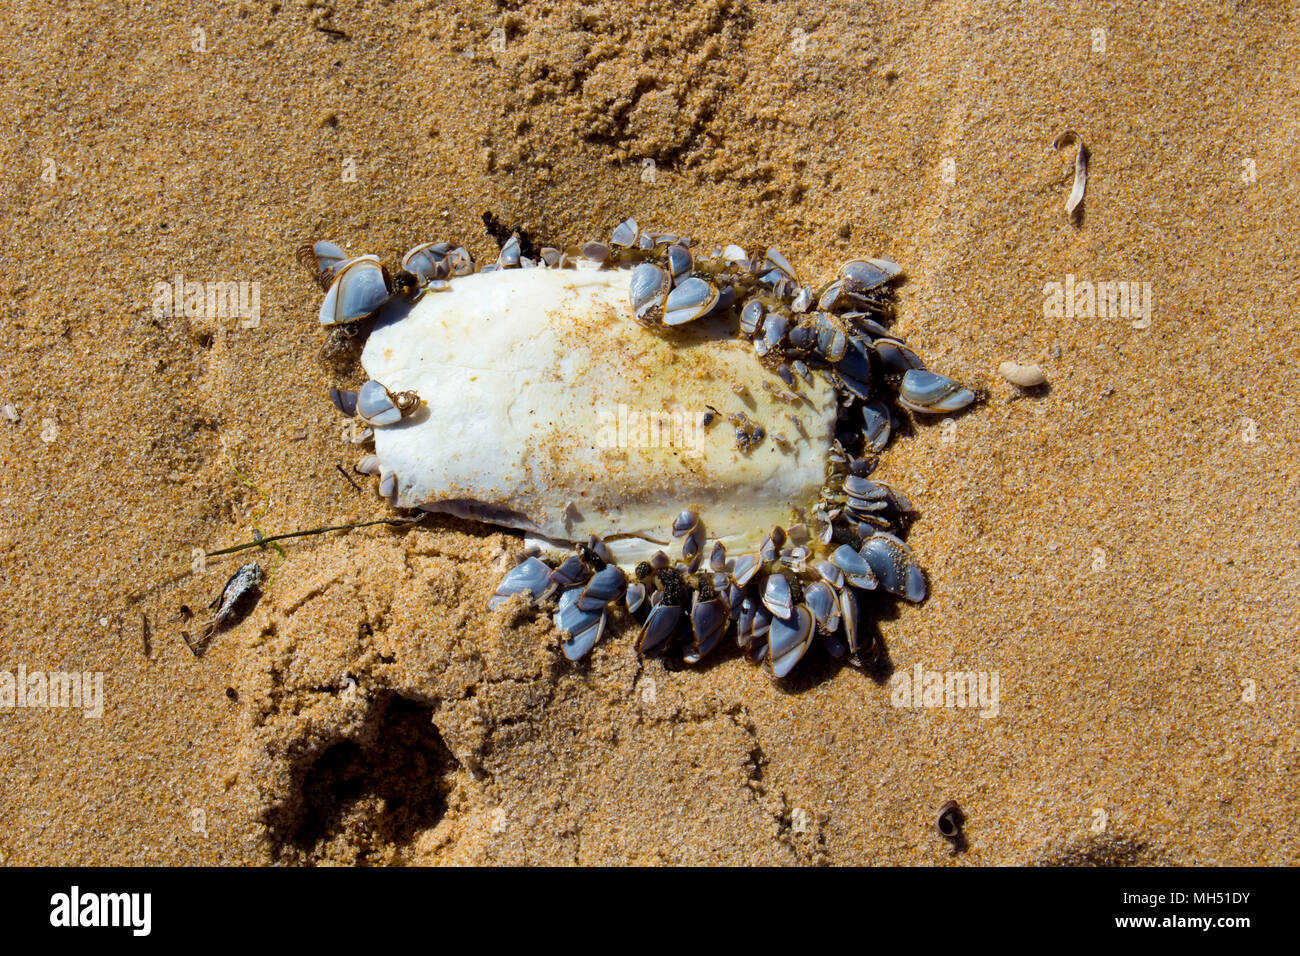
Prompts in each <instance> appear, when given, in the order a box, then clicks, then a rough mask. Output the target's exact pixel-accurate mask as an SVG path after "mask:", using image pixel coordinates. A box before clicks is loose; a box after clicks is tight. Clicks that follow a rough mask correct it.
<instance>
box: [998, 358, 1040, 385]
mask: <svg viewBox="0 0 1300 956" xmlns="http://www.w3.org/2000/svg"><path fill="white" fill-rule="evenodd" d="M998 374H999V375H1001V376H1002V377H1003V378H1005V379H1006V380H1007V381H1008V382H1010V383H1011V384H1012V385H1019V386H1020V387H1021V388H1035V387H1037V386H1039V385H1042V384H1044V383H1045V382H1046V381H1047V376H1045V375H1044V374H1043V370H1042V369H1041V368H1039V367H1038V366H1037V365H1020V364H1018V363H1016V362H1003V363H1002V364H1001V365H999V366H998Z"/></svg>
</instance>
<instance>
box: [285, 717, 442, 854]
mask: <svg viewBox="0 0 1300 956" xmlns="http://www.w3.org/2000/svg"><path fill="white" fill-rule="evenodd" d="M458 767H459V763H458V762H457V760H456V758H455V756H453V754H452V753H451V751H450V750H449V749H448V748H447V745H446V744H445V743H444V742H443V740H442V735H441V734H439V732H438V728H437V727H436V726H435V725H434V723H433V708H432V707H429V706H427V705H424V704H421V703H418V702H416V701H413V700H409V699H407V698H405V697H401V696H399V695H397V694H391V693H390V694H386V695H384V696H382V697H380V698H378V699H376V701H375V702H374V704H373V705H372V707H371V711H370V714H369V719H367V721H366V723H365V727H364V729H363V730H362V731H361V732H360V733H358V734H357V735H356V736H354V737H348V738H346V739H343V740H340V741H338V742H337V743H334V744H332V745H331V746H329V747H328V748H326V749H325V750H324V752H320V753H317V754H313V755H312V756H310V757H304V758H302V760H301V762H300V765H299V766H297V767H295V768H294V774H293V780H294V784H293V792H292V794H291V795H290V796H289V798H288V799H287V800H285V801H284V802H282V803H280V804H277V805H276V806H274V807H272V808H270V809H269V810H268V811H267V813H266V814H265V817H264V820H265V823H266V825H267V830H268V835H269V837H270V840H271V849H272V854H273V856H274V857H275V859H276V860H277V861H280V862H289V863H316V862H322V861H326V860H328V861H330V862H350V863H358V864H365V863H369V862H397V861H400V856H401V850H402V849H403V848H404V847H406V846H408V845H409V844H410V843H411V842H412V841H413V840H414V839H415V838H416V837H417V836H418V835H419V833H420V832H422V831H424V830H428V829H430V828H432V827H434V826H436V825H437V823H438V821H439V820H441V819H442V816H443V814H444V813H445V812H446V807H447V797H448V794H449V793H450V792H451V789H452V781H451V775H452V774H453V772H454V771H455V770H456V769H457V768H458Z"/></svg>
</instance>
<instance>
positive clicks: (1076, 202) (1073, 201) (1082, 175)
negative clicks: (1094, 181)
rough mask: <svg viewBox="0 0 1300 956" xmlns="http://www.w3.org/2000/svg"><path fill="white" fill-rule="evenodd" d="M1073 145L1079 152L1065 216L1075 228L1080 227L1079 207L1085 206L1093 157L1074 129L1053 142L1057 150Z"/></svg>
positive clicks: (1075, 159)
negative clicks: (1084, 197) (1090, 158)
mask: <svg viewBox="0 0 1300 956" xmlns="http://www.w3.org/2000/svg"><path fill="white" fill-rule="evenodd" d="M1071 143H1078V144H1079V151H1078V152H1077V153H1075V154H1074V185H1073V186H1072V187H1071V188H1070V195H1069V197H1068V198H1067V199H1066V200H1065V215H1066V216H1067V217H1068V218H1069V220H1070V222H1072V223H1074V225H1075V226H1078V225H1079V219H1080V214H1079V207H1080V206H1081V205H1083V194H1084V192H1085V191H1086V190H1087V188H1088V157H1089V156H1090V155H1091V153H1090V151H1089V150H1088V145H1087V144H1086V143H1085V142H1084V141H1083V139H1082V138H1080V136H1079V134H1078V133H1076V132H1075V131H1074V130H1072V129H1067V130H1066V131H1065V132H1064V133H1062V134H1061V135H1060V136H1058V137H1056V139H1055V140H1054V141H1053V142H1052V146H1053V147H1055V148H1056V149H1063V148H1064V147H1066V146H1069V145H1070V144H1071Z"/></svg>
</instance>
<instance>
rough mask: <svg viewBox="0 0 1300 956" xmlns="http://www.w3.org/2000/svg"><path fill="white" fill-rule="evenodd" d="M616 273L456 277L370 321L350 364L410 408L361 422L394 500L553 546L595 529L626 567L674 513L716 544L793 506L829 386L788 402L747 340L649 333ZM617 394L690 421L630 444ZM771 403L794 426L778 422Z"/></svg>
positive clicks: (744, 547)
mask: <svg viewBox="0 0 1300 956" xmlns="http://www.w3.org/2000/svg"><path fill="white" fill-rule="evenodd" d="M629 277H630V272H629V271H627V270H607V271H595V270H551V269H510V270H500V271H495V272H490V273H486V274H475V275H469V276H465V277H462V278H457V279H455V280H453V281H452V283H451V290H450V291H449V292H441V293H439V294H437V295H426V296H424V297H423V298H422V299H421V300H420V301H419V302H418V303H416V305H415V306H414V308H413V309H412V310H411V311H410V313H409V314H408V315H407V316H406V317H404V318H403V319H401V320H400V321H397V322H394V323H392V324H389V325H387V326H383V327H380V328H377V329H375V330H374V331H373V332H372V333H371V335H370V338H369V340H368V341H367V343H366V347H365V351H364V353H363V354H362V359H361V360H362V364H363V365H364V366H365V370H366V372H367V374H368V376H369V377H370V378H372V379H375V380H378V381H381V382H383V383H384V384H385V385H386V386H387V387H388V388H389V389H391V390H392V391H394V392H401V391H407V390H412V391H415V392H416V393H417V394H418V395H419V396H420V398H422V399H423V400H424V402H425V403H426V404H425V406H424V407H423V408H421V409H419V410H418V411H417V412H416V413H415V414H413V415H411V416H410V417H408V418H405V419H403V420H402V421H401V422H399V423H398V424H396V425H393V426H390V427H387V428H382V429H378V430H376V433H375V451H376V454H378V456H379V458H380V460H381V461H382V462H383V465H384V467H385V468H387V469H391V471H392V472H393V474H394V475H395V476H396V486H395V492H394V495H393V497H392V499H391V500H392V502H393V504H395V505H397V506H400V507H420V508H424V509H426V510H431V511H442V512H448V513H451V514H455V515H459V516H461V517H465V518H471V519H475V520H480V521H486V522H490V523H494V524H498V525H503V526H506V527H512V528H519V529H522V530H524V531H526V532H529V533H530V534H532V535H535V536H538V537H541V538H544V539H547V541H546V542H545V543H549V544H553V545H557V546H567V543H568V542H573V541H578V540H582V539H585V538H586V536H587V535H589V534H595V535H598V536H600V537H602V538H604V539H605V542H606V544H607V545H608V546H609V548H610V550H611V551H612V552H613V554H614V557H615V560H617V561H618V562H619V563H620V564H622V565H625V566H627V565H630V564H633V563H635V562H636V561H640V560H645V559H646V558H648V557H649V556H650V554H652V553H653V552H654V551H656V550H658V549H659V548H665V549H668V550H670V551H671V552H672V553H675V551H676V549H675V548H672V545H673V544H674V542H672V539H671V537H670V532H669V529H670V526H671V525H672V522H673V519H674V518H675V517H676V515H677V514H678V513H679V512H680V511H681V510H682V509H683V508H691V509H692V510H694V511H696V512H698V513H699V514H700V516H701V519H702V521H703V523H704V525H705V529H706V531H707V533H708V538H709V539H710V540H714V539H716V540H721V541H722V542H723V543H724V544H725V545H726V547H727V550H728V551H730V552H731V553H733V554H738V553H744V552H746V551H756V550H757V549H758V547H759V545H760V543H761V541H762V538H763V536H764V535H765V534H767V533H768V532H769V531H770V530H771V529H772V527H773V526H775V525H778V524H779V525H785V524H789V523H790V522H791V520H794V519H795V518H797V517H799V516H800V515H802V514H803V513H804V512H806V511H807V510H809V509H810V508H811V507H812V505H813V504H814V503H815V501H816V497H817V493H818V491H819V489H820V488H821V486H822V483H823V481H824V478H825V469H826V459H827V454H828V452H829V449H830V442H831V439H832V433H833V428H834V422H835V414H836V399H835V393H834V390H833V388H832V387H831V386H830V384H829V383H827V382H826V381H825V380H824V379H823V378H822V377H821V376H818V377H817V379H816V381H815V383H813V384H811V385H807V386H805V387H804V388H803V389H802V390H801V398H800V402H799V404H797V405H791V404H788V403H786V402H783V401H781V400H779V399H778V398H776V397H775V396H773V395H772V394H770V393H769V392H768V391H767V390H766V389H764V388H763V387H762V385H761V383H762V382H763V381H764V380H765V379H767V380H770V379H771V378H772V377H773V376H772V373H771V372H768V371H766V370H764V369H763V368H762V367H761V366H760V365H759V363H758V360H757V358H756V357H755V355H754V352H753V347H752V346H751V345H750V343H748V342H747V341H742V340H737V339H735V338H733V337H732V333H731V331H730V330H729V329H728V328H727V327H726V324H724V323H722V322H721V321H720V320H716V319H702V320H699V321H697V322H694V323H691V324H690V325H688V326H684V327H680V328H676V329H668V330H664V331H662V332H658V331H653V330H649V329H646V328H644V327H643V326H641V325H639V324H637V322H636V321H635V320H634V318H633V316H632V312H631V307H630V306H629V304H628V301H627V300H628V283H629ZM733 383H740V384H743V385H745V386H746V392H747V394H745V395H737V394H736V392H735V391H733V388H732V385H733ZM706 405H712V406H713V407H714V408H716V409H718V411H719V412H720V413H721V414H719V415H718V416H717V419H716V420H715V421H714V422H713V424H712V425H711V426H710V427H708V428H707V429H705V428H703V427H702V426H700V425H699V424H698V423H699V422H700V421H701V419H702V417H703V415H704V413H705V411H706ZM621 407H622V408H627V409H629V410H631V411H635V412H637V413H639V414H642V415H658V414H662V415H664V416H665V418H666V420H667V421H668V422H670V423H671V422H672V421H673V420H674V419H673V418H672V416H673V415H674V413H676V414H678V415H679V416H680V420H683V421H687V422H690V423H692V424H693V425H694V426H695V431H694V432H690V431H687V432H685V433H684V434H682V433H677V434H674V435H671V436H669V437H668V438H666V437H665V434H664V432H663V431H662V430H661V432H660V440H659V442H658V444H657V445H649V446H648V447H635V446H634V442H633V441H632V440H631V438H632V434H631V433H630V430H628V429H626V428H623V429H621V428H620V408H621ZM733 412H744V413H745V414H746V415H748V416H749V418H750V419H751V420H752V421H753V422H755V423H757V424H761V425H764V427H766V428H767V429H768V431H769V434H770V432H771V431H772V430H774V429H775V428H776V426H777V424H778V423H781V424H782V428H781V430H782V431H785V433H786V434H787V436H789V437H790V439H791V441H790V445H789V446H788V447H784V448H783V447H781V446H780V445H779V444H778V443H777V442H774V441H772V440H771V438H770V437H769V438H768V439H767V440H765V441H763V442H762V443H761V444H759V445H758V446H757V447H756V448H754V449H753V450H752V451H751V452H750V453H749V454H748V455H745V454H742V453H741V452H739V451H738V450H737V449H736V447H735V428H734V427H733V426H732V424H731V423H730V422H729V421H728V419H727V415H728V414H730V413H733ZM787 412H793V413H794V414H796V415H797V416H798V417H799V418H800V420H801V421H802V422H803V425H804V433H803V434H801V433H800V432H799V431H797V430H795V429H791V428H788V427H785V423H786V421H787V419H786V413H787ZM623 420H624V421H627V419H623ZM692 434H694V435H697V436H698V437H699V440H698V443H697V446H698V451H697V450H696V447H692V445H691V442H690V439H691V437H692ZM645 438H646V439H647V440H650V439H652V434H651V433H650V432H649V431H647V433H646V435H645ZM670 439H672V440H670Z"/></svg>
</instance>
